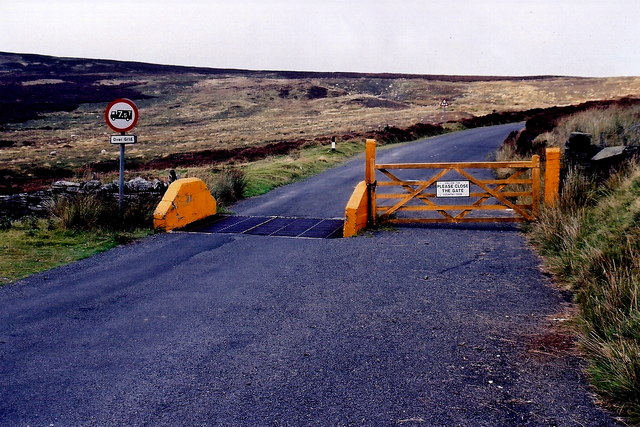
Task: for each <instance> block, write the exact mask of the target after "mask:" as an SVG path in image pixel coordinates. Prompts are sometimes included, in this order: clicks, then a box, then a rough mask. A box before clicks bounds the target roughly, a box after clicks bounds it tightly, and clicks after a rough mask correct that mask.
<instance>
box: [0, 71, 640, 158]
mask: <svg viewBox="0 0 640 427" xmlns="http://www.w3.org/2000/svg"><path fill="white" fill-rule="evenodd" d="M133 80H135V81H137V82H140V81H144V82H145V83H144V84H143V85H142V86H140V88H141V90H142V91H143V92H144V93H145V94H149V95H152V96H155V98H154V99H149V100H144V101H139V102H138V106H139V108H140V116H141V119H140V122H139V125H138V127H137V128H136V129H135V131H134V133H135V134H137V135H139V141H140V142H139V143H138V144H136V145H135V146H130V147H128V151H127V157H128V158H129V159H134V160H136V159H137V160H141V161H143V160H150V159H153V158H157V157H158V156H163V155H167V154H172V153H182V152H190V151H198V150H204V149H220V148H234V147H244V146H258V145H263V144H265V143H267V142H270V141H280V140H296V139H300V138H302V139H306V140H311V141H313V140H315V139H318V138H320V139H322V138H325V139H326V138H328V137H330V136H338V138H339V140H341V139H348V134H349V133H353V132H363V131H369V130H376V129H379V128H381V127H384V126H385V125H392V126H398V127H406V126H409V125H411V124H414V123H417V122H427V123H438V122H446V121H447V120H451V119H459V118H464V117H469V116H470V115H483V114H487V113H490V112H492V111H494V110H498V111H517V110H525V109H529V108H534V107H549V106H554V105H570V104H575V103H579V102H584V101H587V100H595V99H609V98H616V97H620V96H624V95H628V94H630V93H639V92H640V78H633V77H630V78H614V79H580V78H549V79H541V80H522V81H521V80H512V81H488V82H447V81H429V80H421V79H371V78H334V79H329V78H324V79H311V78H307V79H283V78H267V77H262V78H249V77H239V76H216V77H212V76H205V75H198V74H192V75H172V76H157V75H138V76H136V77H135V79H129V81H133ZM126 82H127V79H117V80H104V81H102V82H101V84H103V85H106V84H119V83H126ZM313 86H319V87H323V88H326V89H327V97H326V98H320V99H309V98H308V94H309V90H310V88H311V87H313ZM284 94H286V96H283V95H284ZM442 98H447V99H448V100H449V103H450V105H451V106H450V107H449V111H447V112H446V113H443V112H442V111H441V109H440V108H439V102H440V100H441V99H442ZM104 107H105V106H104V105H98V104H84V105H82V106H81V107H80V108H79V109H77V110H76V111H73V112H69V113H66V112H60V113H53V114H49V115H47V117H46V118H44V119H41V120H34V121H30V122H27V123H24V124H12V125H6V126H4V128H3V129H2V130H1V131H0V140H5V141H11V142H13V143H15V146H13V147H7V148H3V149H1V150H0V161H1V162H2V163H3V165H4V167H10V168H13V169H17V170H27V169H30V168H33V167H38V166H44V167H56V166H57V167H63V168H78V167H80V166H81V165H83V164H86V163H89V162H95V161H100V160H114V159H117V157H118V150H117V146H114V145H110V144H109V143H108V135H109V133H110V132H109V130H108V129H107V127H106V126H105V125H104V123H103V119H102V112H103V109H104Z"/></svg>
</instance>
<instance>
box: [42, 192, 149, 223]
mask: <svg viewBox="0 0 640 427" xmlns="http://www.w3.org/2000/svg"><path fill="white" fill-rule="evenodd" d="M157 203H158V200H157V197H155V196H154V197H142V196H140V197H136V198H130V199H127V200H126V201H125V207H124V210H123V212H122V213H121V214H120V213H119V212H118V200H117V199H116V198H115V197H114V196H113V195H110V194H109V195H98V194H91V193H86V194H85V193H80V194H74V195H65V196H56V197H54V198H53V199H52V200H51V202H50V203H49V206H48V208H49V212H50V214H51V216H52V217H54V218H56V219H57V220H58V221H59V222H60V225H61V226H62V227H63V228H65V229H68V230H94V229H105V230H131V229H134V228H148V227H151V226H152V217H153V210H154V209H155V206H156V205H157Z"/></svg>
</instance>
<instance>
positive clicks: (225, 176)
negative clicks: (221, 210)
mask: <svg viewBox="0 0 640 427" xmlns="http://www.w3.org/2000/svg"><path fill="white" fill-rule="evenodd" d="M246 188H247V176H246V174H245V172H244V171H243V170H242V169H239V168H234V167H231V166H225V167H223V168H222V170H221V171H220V172H218V174H217V175H216V178H215V181H214V184H213V188H212V189H211V193H212V194H213V196H214V197H215V199H216V201H218V202H220V203H221V204H222V205H223V206H229V205H231V204H233V203H234V202H237V201H238V200H240V199H242V198H243V197H244V192H245V189H246Z"/></svg>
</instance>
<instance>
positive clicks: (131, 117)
mask: <svg viewBox="0 0 640 427" xmlns="http://www.w3.org/2000/svg"><path fill="white" fill-rule="evenodd" d="M139 117H140V115H139V114H138V107H136V104H134V103H133V101H132V100H130V99H126V98H120V99H116V100H115V101H111V102H110V103H109V105H107V108H106V109H105V110H104V121H105V122H106V123H107V126H109V127H110V128H111V129H113V130H114V131H115V132H128V131H130V130H131V129H133V128H134V127H136V125H137V124H138V118H139Z"/></svg>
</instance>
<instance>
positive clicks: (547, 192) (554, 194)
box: [544, 147, 562, 206]
mask: <svg viewBox="0 0 640 427" xmlns="http://www.w3.org/2000/svg"><path fill="white" fill-rule="evenodd" d="M545 152H546V155H545V158H546V161H545V170H544V203H545V204H546V205H547V206H553V205H555V204H556V202H557V201H558V195H559V194H560V159H561V157H562V155H561V153H560V148H559V147H552V148H547V149H546V150H545Z"/></svg>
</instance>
